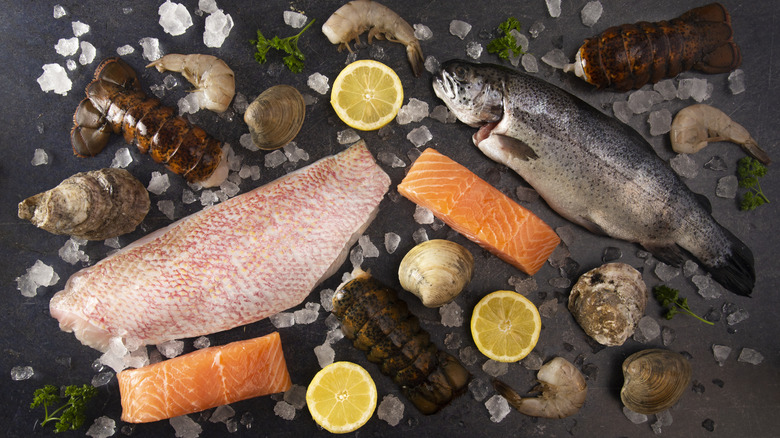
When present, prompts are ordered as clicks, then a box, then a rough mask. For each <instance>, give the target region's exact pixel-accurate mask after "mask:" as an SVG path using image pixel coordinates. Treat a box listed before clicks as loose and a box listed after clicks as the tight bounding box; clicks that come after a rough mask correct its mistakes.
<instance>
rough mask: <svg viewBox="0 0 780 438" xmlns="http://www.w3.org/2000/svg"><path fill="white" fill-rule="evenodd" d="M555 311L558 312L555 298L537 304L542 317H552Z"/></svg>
mask: <svg viewBox="0 0 780 438" xmlns="http://www.w3.org/2000/svg"><path fill="white" fill-rule="evenodd" d="M556 313H558V300H556V299H555V298H552V299H549V300H547V301H545V302H543V303H542V304H541V305H540V306H539V315H540V316H541V317H542V318H552V317H553V316H555V314H556Z"/></svg>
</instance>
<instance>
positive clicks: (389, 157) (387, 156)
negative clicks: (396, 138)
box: [376, 151, 406, 168]
mask: <svg viewBox="0 0 780 438" xmlns="http://www.w3.org/2000/svg"><path fill="white" fill-rule="evenodd" d="M376 159H377V160H378V161H379V162H380V163H382V164H384V165H386V166H390V167H394V168H398V167H406V163H404V160H402V159H400V158H398V155H396V154H394V153H392V152H387V151H381V152H379V153H378V154H377V155H376Z"/></svg>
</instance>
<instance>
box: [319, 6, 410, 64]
mask: <svg viewBox="0 0 780 438" xmlns="http://www.w3.org/2000/svg"><path fill="white" fill-rule="evenodd" d="M369 29H370V30H369ZM366 30H368V31H369V32H368V43H369V44H371V40H372V39H373V38H377V39H387V40H388V41H392V42H394V43H401V44H403V45H405V46H406V56H407V57H408V58H409V63H411V65H412V72H413V73H414V75H415V76H417V77H419V76H420V75H421V74H422V71H423V63H424V62H425V60H424V59H423V54H422V48H420V41H419V40H418V39H417V37H416V36H414V29H413V28H412V26H410V25H409V23H408V22H407V21H406V20H404V19H403V18H401V16H400V15H398V14H397V13H395V12H393V11H392V10H391V9H390V8H388V7H387V6H384V5H382V4H380V3H377V2H375V1H371V0H353V1H351V2H349V3H347V4H345V5H344V6H342V7H340V8H338V9H337V10H336V12H334V13H333V14H332V15H331V16H330V17H329V18H328V21H326V22H325V24H323V25H322V33H324V34H325V36H326V37H328V40H330V42H331V43H333V44H339V51H341V50H343V49H344V48H345V47H346V48H347V50H349V51H350V52H352V48H351V47H349V42H350V41H352V40H355V42H356V43H358V44H360V35H361V34H362V33H363V32H365V31H366Z"/></svg>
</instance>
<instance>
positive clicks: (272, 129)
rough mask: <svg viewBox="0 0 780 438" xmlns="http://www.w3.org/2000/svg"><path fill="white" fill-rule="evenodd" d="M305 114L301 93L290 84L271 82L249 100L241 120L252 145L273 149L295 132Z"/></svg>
mask: <svg viewBox="0 0 780 438" xmlns="http://www.w3.org/2000/svg"><path fill="white" fill-rule="evenodd" d="M305 116H306V104H305V103H304V101H303V96H301V93H300V92H298V90H297V89H296V88H295V87H291V86H289V85H274V86H273V87H271V88H269V89H267V90H265V91H263V92H262V93H261V94H260V95H259V96H257V99H255V100H254V101H253V102H252V103H251V104H249V106H248V107H247V109H246V112H245V113H244V122H245V123H246V124H247V126H248V127H249V133H250V134H251V135H252V142H253V143H254V144H255V146H257V147H259V148H260V149H263V150H273V149H278V148H280V147H282V146H284V145H285V144H287V143H289V142H290V141H291V140H292V139H294V138H295V136H296V135H298V132H299V131H300V130H301V126H303V119H304V117H305Z"/></svg>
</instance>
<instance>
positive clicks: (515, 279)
mask: <svg viewBox="0 0 780 438" xmlns="http://www.w3.org/2000/svg"><path fill="white" fill-rule="evenodd" d="M508 283H509V284H510V285H511V286H513V287H514V289H515V292H517V293H519V294H523V295H528V294H529V293H531V292H534V291H535V290H537V289H538V288H539V286H538V285H537V284H536V279H535V278H533V277H526V278H522V277H519V276H515V275H513V276H511V277H509V280H508Z"/></svg>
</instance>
